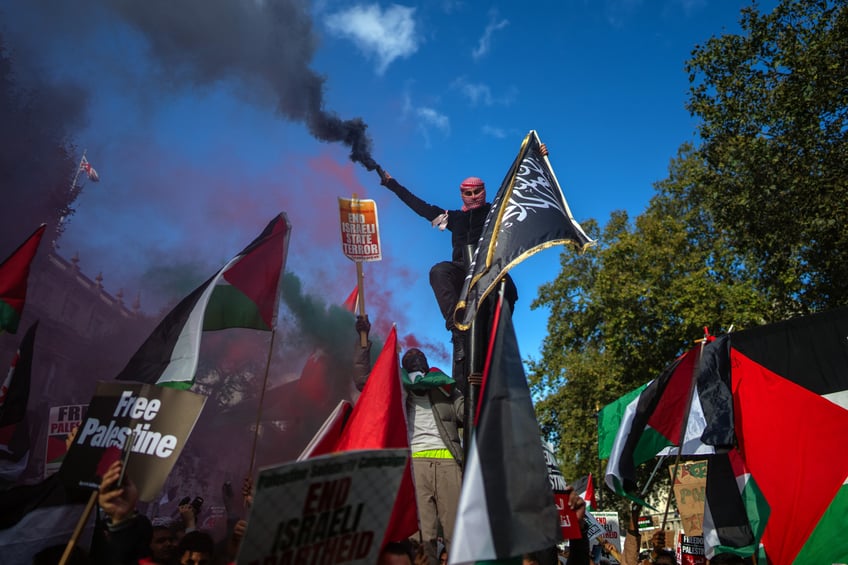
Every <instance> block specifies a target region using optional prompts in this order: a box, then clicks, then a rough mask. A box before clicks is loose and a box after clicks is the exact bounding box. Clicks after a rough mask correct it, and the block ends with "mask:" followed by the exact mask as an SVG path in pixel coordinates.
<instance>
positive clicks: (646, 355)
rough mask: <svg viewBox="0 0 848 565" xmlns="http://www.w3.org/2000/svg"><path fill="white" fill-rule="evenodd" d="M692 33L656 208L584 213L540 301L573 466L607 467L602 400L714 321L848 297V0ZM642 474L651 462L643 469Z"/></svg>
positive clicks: (559, 436) (539, 380)
mask: <svg viewBox="0 0 848 565" xmlns="http://www.w3.org/2000/svg"><path fill="white" fill-rule="evenodd" d="M740 24H741V28H742V33H741V34H738V35H736V34H725V35H722V36H720V37H714V38H712V39H710V40H708V41H707V42H706V43H705V44H703V45H700V46H697V47H695V49H694V50H693V52H692V56H691V59H690V60H689V61H688V62H687V63H686V66H685V68H686V71H687V72H688V74H689V79H690V84H691V88H690V95H689V100H688V103H687V107H688V109H689V110H690V112H691V113H692V114H693V115H694V116H695V117H696V118H697V119H698V120H699V133H700V138H701V140H700V144H699V145H688V144H684V145H682V146H681V148H680V150H679V152H678V155H677V156H676V157H675V158H674V159H673V160H672V161H671V165H670V168H669V174H668V177H667V178H666V179H664V180H662V181H660V182H658V183H656V185H655V191H656V193H655V196H654V197H653V199H652V200H651V202H650V204H649V206H648V207H647V209H646V210H645V212H644V213H643V214H641V215H639V216H638V217H636V218H635V219H631V218H629V217H628V216H627V214H626V213H624V212H616V213H613V214H612V215H611V217H610V218H609V221H608V222H607V224H606V225H605V226H604V227H603V228H602V229H601V228H599V227H598V225H597V223H596V222H589V223H586V224H584V227H586V228H587V230H588V231H589V233H590V234H591V235H592V237H594V238H597V239H598V242H599V244H598V246H597V247H594V248H590V249H589V250H588V251H587V252H586V253H585V254H584V255H580V256H576V255H574V254H573V253H572V252H571V251H566V252H564V253H563V254H562V255H561V258H560V263H561V270H560V273H559V275H558V276H557V278H556V279H555V280H554V281H552V282H550V283H548V284H546V285H544V286H542V287H541V288H540V290H539V294H538V296H537V298H536V300H535V301H534V303H533V307H534V308H535V307H546V308H548V309H549V310H550V317H549V320H548V335H547V337H546V338H545V340H544V342H543V348H542V358H541V359H540V360H531V361H530V362H529V367H530V371H529V375H530V381H531V388H532V391H533V393H534V397H535V398H536V399H537V403H536V411H537V415H538V417H539V421H540V423H541V425H542V427H543V431H544V433H546V434H547V435H548V436H549V437H550V438H551V440H552V441H553V442H554V443H555V445H557V446H558V451H559V453H558V457H559V459H560V461H561V464H562V471H563V474H564V475H565V476H566V477H569V478H571V477H579V476H582V475H586V474H588V473H589V472H597V470H598V461H597V427H596V418H595V417H594V416H595V412H596V411H597V410H598V408H599V407H601V406H604V405H606V404H607V403H609V402H611V401H613V400H615V399H617V398H618V397H620V396H621V395H622V394H624V393H625V392H627V391H629V390H632V389H634V388H636V387H637V386H639V385H641V384H644V383H646V382H648V381H649V380H651V379H653V378H654V377H656V376H657V375H659V374H660V372H661V371H662V369H663V368H664V367H665V366H666V365H667V364H669V363H670V362H671V361H673V359H674V358H675V357H676V356H677V355H678V354H680V353H682V352H683V351H684V350H686V349H688V348H689V347H691V346H693V342H694V340H697V339H698V338H700V337H702V335H703V333H704V328H705V327H706V328H708V329H709V331H710V332H711V333H713V334H720V333H724V332H726V331H728V330H729V329H730V327H731V325H733V326H735V327H736V328H742V327H746V326H751V325H759V324H763V323H767V322H772V321H776V320H780V319H784V318H786V317H789V316H792V315H796V314H799V313H809V312H815V311H819V310H822V309H826V308H830V307H835V306H839V305H843V304H845V303H846V302H848V230H846V229H845V228H844V219H845V218H846V217H848V214H846V212H848V210H846V207H848V143H846V142H848V123H847V122H846V120H847V119H848V88H846V85H848V4H847V3H846V2H844V0H840V1H827V0H781V1H780V2H779V3H778V5H777V7H776V8H775V9H774V11H773V12H771V13H769V14H762V13H760V12H759V11H758V8H757V6H756V4H755V5H753V6H752V7H750V8H747V9H745V10H743V11H742V14H741V20H740ZM643 471H644V473H645V475H647V473H648V472H649V471H650V470H649V469H644V470H643Z"/></svg>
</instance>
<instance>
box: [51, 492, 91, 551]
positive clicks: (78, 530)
mask: <svg viewBox="0 0 848 565" xmlns="http://www.w3.org/2000/svg"><path fill="white" fill-rule="evenodd" d="M97 493H98V491H97V490H93V491H91V496H89V497H88V502H87V503H86V505H85V509H84V510H83V512H82V516H80V518H79V520H77V525H76V527H75V528H74V533H73V534H72V535H71V539H70V540H68V545H66V546H65V551H64V553H62V558H61V560H60V561H59V565H65V564H66V563H67V562H68V559H69V558H70V557H71V552H72V551H73V550H74V547H76V545H77V540H78V539H79V537H80V535H81V534H82V529H83V528H84V527H85V524H86V522H88V517H89V516H91V511H92V509H94V503H95V502H97Z"/></svg>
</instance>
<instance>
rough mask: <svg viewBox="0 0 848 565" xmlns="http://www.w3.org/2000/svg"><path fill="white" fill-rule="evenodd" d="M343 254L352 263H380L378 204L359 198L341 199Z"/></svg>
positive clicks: (340, 215) (340, 218) (340, 216)
mask: <svg viewBox="0 0 848 565" xmlns="http://www.w3.org/2000/svg"><path fill="white" fill-rule="evenodd" d="M339 220H340V222H341V232H342V252H343V253H344V254H345V255H346V256H347V258H348V259H350V260H351V261H357V262H361V261H379V260H380V259H382V255H381V251H380V228H379V223H378V222H377V203H376V202H374V201H373V200H360V199H358V198H339Z"/></svg>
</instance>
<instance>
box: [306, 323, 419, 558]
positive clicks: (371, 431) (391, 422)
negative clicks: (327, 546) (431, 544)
mask: <svg viewBox="0 0 848 565" xmlns="http://www.w3.org/2000/svg"><path fill="white" fill-rule="evenodd" d="M403 402H404V400H403V390H402V388H401V381H400V365H399V363H398V355H397V330H396V328H394V327H393V328H392V330H391V331H390V332H389V335H388V337H387V338H386V342H385V344H384V345H383V350H382V351H381V352H380V356H379V357H377V361H376V362H375V363H374V368H373V369H372V370H371V374H370V375H369V377H368V381H367V382H366V383H365V388H363V389H362V394H360V395H359V400H357V401H356V405H355V406H354V407H353V411H352V412H351V413H350V416H349V417H348V419H347V422H346V423H345V425H344V429H343V430H342V432H341V437H339V440H338V442H337V443H336V444H335V445H334V446H332V447H331V446H329V445H327V444H328V442H323V443H321V444H320V445H321V448H320V449H314V450H313V451H312V453H311V454H310V455H311V456H317V455H323V454H324V453H332V452H338V451H352V450H357V449H393V448H406V449H409V437H408V436H407V431H406V416H405V415H404V411H403ZM322 449H323V450H325V451H322ZM417 530H418V507H417V505H416V503H415V486H414V483H413V481H412V469H411V466H410V464H409V463H407V466H406V469H405V471H404V475H403V479H402V480H401V484H400V488H399V489H398V494H397V498H396V499H395V504H394V508H393V509H392V516H391V518H390V520H389V526H388V528H387V529H386V535H385V538H384V539H383V544H384V545H385V544H386V543H388V542H390V541H400V540H404V539H406V538H408V537H409V536H411V535H413V534H414V533H415V532H416V531H417Z"/></svg>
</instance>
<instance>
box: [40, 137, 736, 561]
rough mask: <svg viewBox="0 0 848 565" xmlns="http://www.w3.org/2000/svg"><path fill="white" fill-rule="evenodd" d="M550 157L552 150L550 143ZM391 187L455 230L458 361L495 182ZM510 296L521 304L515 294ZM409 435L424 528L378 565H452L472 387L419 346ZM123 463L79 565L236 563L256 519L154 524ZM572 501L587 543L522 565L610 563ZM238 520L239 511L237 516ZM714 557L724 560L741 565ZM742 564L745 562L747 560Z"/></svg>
mask: <svg viewBox="0 0 848 565" xmlns="http://www.w3.org/2000/svg"><path fill="white" fill-rule="evenodd" d="M542 155H547V149H546V148H545V147H544V145H543V146H542ZM381 183H382V184H383V185H385V186H386V187H388V188H389V189H390V190H391V191H392V192H394V193H395V194H396V195H397V196H398V197H400V198H401V200H402V201H403V202H404V203H406V204H407V205H408V206H409V207H410V208H411V209H412V210H413V211H415V212H416V213H417V214H419V215H421V216H423V217H425V218H426V219H428V220H429V221H431V222H432V224H433V226H435V227H439V228H440V229H448V230H450V231H451V232H452V234H453V238H452V244H453V245H452V246H453V251H452V258H451V261H449V262H443V263H439V264H437V265H436V266H434V267H433V269H432V270H431V272H430V281H431V285H432V287H433V290H434V293H435V296H436V300H437V303H438V305H439V308H440V311H441V313H442V314H443V316H444V318H445V325H446V328H447V329H448V330H450V331H451V332H452V338H453V342H454V361H455V362H456V361H458V360H461V359H462V358H464V356H465V351H464V348H463V344H464V338H463V335H462V332H461V331H460V330H459V329H458V328H457V327H456V325H455V324H454V322H453V309H454V306H455V305H456V301H457V299H458V296H459V290H460V288H461V285H462V280H463V279H464V277H465V274H466V272H467V268H468V257H467V255H466V253H465V250H464V249H463V248H464V247H465V246H467V245H468V244H470V243H476V241H477V239H478V238H479V237H480V232H481V230H482V226H483V222H484V220H485V217H486V215H487V213H488V210H489V207H490V204H489V203H488V202H487V201H486V192H485V184H484V183H483V181H482V180H481V179H479V178H477V177H469V178H468V179H466V180H465V181H463V182H462V183H461V185H460V196H461V198H462V208H461V209H459V210H450V211H449V210H443V209H442V208H440V207H437V206H433V205H430V204H427V203H425V202H423V201H422V200H421V199H419V198H418V197H416V196H414V195H413V194H412V193H411V192H410V191H409V190H407V189H406V188H405V187H403V186H401V185H400V184H399V183H398V182H397V181H396V180H394V179H393V178H392V177H391V175H389V174H388V173H385V172H381ZM512 292H513V295H512V296H511V297H508V298H510V299H511V300H515V298H516V297H517V295H516V294H515V292H514V287H513V290H512ZM370 329H371V325H370V322H369V320H368V318H367V317H366V316H358V317H357V319H356V324H355V330H356V334H357V336H360V335H362V334H364V335H366V336H367V335H368V334H369V332H370ZM362 343H363V342H361V341H359V340H357V346H356V347H357V348H356V350H355V354H354V360H353V380H354V383H355V385H356V387H357V388H358V389H359V390H360V391H361V390H362V389H363V387H364V386H365V384H366V382H367V381H368V378H369V376H370V373H371V342H370V341H368V340H367V339H366V340H365V345H362ZM401 359H402V360H401V380H402V383H403V393H404V404H405V413H406V417H407V422H406V423H407V432H408V439H409V445H410V454H411V461H412V464H411V468H412V473H413V477H414V484H415V498H416V504H417V511H418V519H419V531H418V532H417V533H416V534H414V535H412V536H411V537H409V538H407V539H398V540H385V541H387V543H384V545H383V547H382V548H381V550H380V556H379V560H378V565H444V564H446V563H448V559H449V555H450V548H451V545H452V544H454V543H456V542H457V540H455V539H454V524H455V519H456V513H457V506H458V503H459V497H460V490H461V484H462V475H463V447H462V441H461V439H460V438H461V436H460V431H461V429H462V428H463V427H464V425H465V418H466V415H465V398H464V393H465V392H466V391H465V390H464V387H463V386H458V382H457V380H455V379H454V377H452V376H450V375H447V374H446V373H444V372H442V371H441V370H439V369H435V368H434V367H431V366H430V364H429V362H428V359H427V356H426V354H425V353H424V352H423V351H421V350H420V349H418V348H411V349H409V350H408V351H406V352H404V354H403V356H402V358H401ZM122 465H123V463H122V462H121V461H120V460H118V461H115V462H114V463H112V464H111V465H110V466H109V467H108V470H106V472H105V473H104V474H103V476H102V481H101V483H100V488H99V491H98V493H97V507H96V510H95V514H96V517H97V520H96V526H95V533H94V538H93V541H92V543H91V546H90V549H89V550H88V551H84V550H82V549H81V548H80V547H75V548H74V550H73V551H72V552H70V554H69V555H67V556H66V558H67V561H66V562H67V563H69V564H72V565H88V564H99V563H106V564H117V565H125V564H144V565H177V564H179V565H224V564H229V563H233V562H234V560H235V559H236V556H237V555H238V551H239V547H240V544H241V543H242V540H243V539H244V537H245V532H246V531H247V527H248V522H247V521H246V520H245V519H235V518H230V519H229V520H228V524H227V533H226V536H225V537H224V538H223V539H218V540H216V539H214V538H213V537H212V535H211V534H210V533H209V532H206V531H203V530H201V529H198V523H197V519H198V512H199V510H200V508H199V506H198V505H197V504H192V503H191V502H189V501H188V500H184V501H182V503H181V504H180V505H179V512H178V514H179V515H178V517H176V519H174V520H170V519H165V520H162V519H160V518H156V519H155V520H153V521H151V520H150V519H149V518H148V517H147V516H145V515H144V514H143V513H140V512H139V511H138V501H139V495H138V490H137V489H136V487H135V485H134V484H133V482H132V480H129V479H128V478H124V479H123V481H122V482H120V484H119V479H120V478H121V477H122V476H123V474H122V470H123V469H122ZM241 494H242V501H243V505H244V512H241V515H243V516H248V517H249V509H250V507H251V505H252V501H253V484H252V480H251V478H249V477H248V478H245V480H244V483H243V485H242V492H241ZM568 494H569V499H568V504H569V506H570V507H571V509H572V510H574V512H575V514H576V516H577V519H578V521H579V522H580V523H581V524H582V525H583V527H582V528H581V531H582V533H583V537H582V538H580V539H574V540H570V542H569V543H568V545H567V546H565V545H563V546H560V547H551V548H548V549H546V550H542V551H538V552H534V553H530V554H525V555H523V556H516V557H515V562H516V563H519V562H520V563H522V564H523V565H534V564H535V565H559V564H565V565H590V564H591V565H603V564H604V563H605V561H606V562H607V563H608V562H609V561H607V560H605V559H604V558H600V557H599V555H597V553H596V554H594V555H593V553H592V552H590V545H591V544H590V541H591V540H589V539H588V538H587V537H586V532H587V527H588V525H587V521H586V503H585V502H584V501H583V500H582V499H581V498H580V496H578V494H577V493H576V492H574V491H573V490H571V491H570V492H569V493H568ZM229 514H230V515H231V516H236V515H238V514H239V513H229ZM629 518H630V522H629V525H628V528H627V531H628V534H629V535H628V536H627V538H626V542H625V548H624V552H623V554H622V555H617V557H618V558H619V561H620V562H621V563H624V564H626V565H650V564H656V565H670V564H674V563H676V559H675V556H674V554H673V553H672V552H670V551H668V550H667V549H666V548H665V536H664V534H663V532H661V531H660V532H658V533H657V535H656V536H654V540H653V542H654V543H653V546H654V547H653V549H652V550H651V551H650V552H649V554H648V555H647V557H646V558H645V559H640V555H639V540H640V539H641V538H640V536H639V533H638V531H637V528H636V524H637V523H638V509H635V510H634V512H633V514H632V515H631V516H630V517H629ZM66 550H67V548H66V547H65V546H61V547H60V546H54V547H50V548H47V549H45V550H43V551H41V552H40V553H39V554H38V555H36V556H35V558H34V560H33V563H35V564H39V565H40V564H48V563H50V564H53V563H57V562H59V557H60V556H61V555H62V553H63V552H65V551H66ZM724 559H725V560H721V559H719V560H714V563H719V562H721V563H736V562H735V561H731V560H727V559H729V558H727V557H724ZM738 562H741V560H740V561H738Z"/></svg>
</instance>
